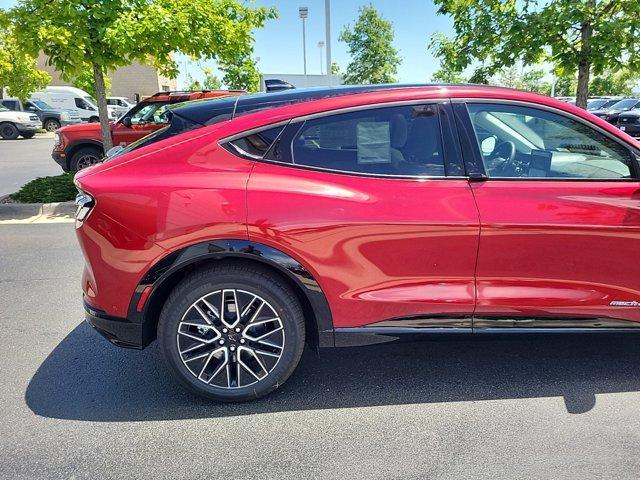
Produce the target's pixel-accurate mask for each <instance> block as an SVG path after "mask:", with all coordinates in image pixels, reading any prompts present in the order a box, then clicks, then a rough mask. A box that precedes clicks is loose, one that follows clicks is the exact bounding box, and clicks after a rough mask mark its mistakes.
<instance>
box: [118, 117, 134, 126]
mask: <svg viewBox="0 0 640 480" xmlns="http://www.w3.org/2000/svg"><path fill="white" fill-rule="evenodd" d="M120 123H121V124H122V125H124V126H125V127H127V128H131V125H132V124H131V117H123V118H122V119H121V120H120Z"/></svg>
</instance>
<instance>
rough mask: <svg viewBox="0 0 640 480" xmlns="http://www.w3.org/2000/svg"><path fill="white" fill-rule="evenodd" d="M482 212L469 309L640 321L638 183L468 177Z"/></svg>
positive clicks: (509, 314)
mask: <svg viewBox="0 0 640 480" xmlns="http://www.w3.org/2000/svg"><path fill="white" fill-rule="evenodd" d="M472 188H473V192H474V195H475V198H476V201H477V203H478V208H479V210H480V217H481V219H482V234H481V236H480V249H479V251H478V269H477V285H478V306H477V308H476V314H478V315H479V316H482V315H508V316H517V317H539V316H558V317H559V316H565V317H566V316H574V317H599V318H619V319H625V320H634V321H640V309H638V308H614V307H611V306H610V303H611V302H615V301H634V300H637V299H639V298H640V281H639V279H640V265H639V264H638V262H636V261H634V259H635V258H637V257H638V246H639V245H640V182H636V181H630V182H590V181H557V182H554V181H544V182H540V181H520V180H519V181H497V180H496V181H489V182H484V183H475V184H472Z"/></svg>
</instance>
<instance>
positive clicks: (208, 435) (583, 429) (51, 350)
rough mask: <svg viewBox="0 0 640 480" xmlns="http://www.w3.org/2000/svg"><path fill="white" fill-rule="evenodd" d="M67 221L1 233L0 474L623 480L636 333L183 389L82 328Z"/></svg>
mask: <svg viewBox="0 0 640 480" xmlns="http://www.w3.org/2000/svg"><path fill="white" fill-rule="evenodd" d="M81 268H82V259H81V255H80V252H79V249H78V248H77V247H76V243H75V237H74V232H73V225H72V224H42V225H0V274H1V275H0V292H2V293H1V294H0V325H1V326H2V335H0V365H2V368H1V369H0V478H11V479H14V478H24V479H34V478H56V479H60V478H75V479H84V478H87V479H89V478H91V479H95V478H101V479H107V478H119V479H121V478H171V479H180V478H185V479H187V478H188V479H194V478H209V479H216V478H249V477H251V478H259V479H262V478H279V479H283V478H285V479H288V478H292V479H293V478H295V479H302V478H341V479H344V478H358V479H360V478H381V479H382V478H385V479H387V478H394V479H395V478H398V479H422V478H428V479H440V478H443V479H444V478H447V479H449V478H450V479H464V478H487V479H503V478H509V479H511V478H544V479H548V478H553V479H565V478H566V479H574V478H580V479H591V478H593V479H595V478H598V479H600V478H617V479H621V478H637V476H638V472H639V471H640V457H639V456H638V454H637V449H638V445H640V408H639V407H640V394H639V392H640V369H639V368H638V363H639V361H640V343H639V341H640V337H626V338H621V337H608V336H607V337H604V336H595V335H594V336H583V337H553V338H549V337H546V338H545V337H542V338H536V337H522V336H520V337H516V336H508V337H502V338H489V337H485V338H480V339H478V340H469V339H460V340H450V341H440V342H428V343H422V344H403V345H386V346H385V345H382V346H377V347H364V348H352V349H341V350H336V351H326V352H322V354H321V356H320V357H317V356H316V355H315V354H314V353H311V352H307V353H305V355H304V356H303V359H302V362H301V364H300V366H299V367H298V369H297V371H296V372H295V373H294V375H293V376H292V378H291V379H290V380H289V381H288V382H287V383H286V384H285V385H284V386H283V387H282V388H281V389H279V390H278V391H277V392H275V394H273V395H271V396H269V397H266V398H264V399H262V400H259V401H255V402H250V403H245V404H215V403H209V402H206V401H203V400H200V399H197V398H194V397H193V396H191V395H190V394H188V393H185V392H184V391H183V390H181V388H180V387H178V386H177V385H176V384H175V383H174V382H173V381H172V380H171V379H170V378H168V377H167V373H166V371H165V369H164V367H163V365H162V364H161V361H160V358H159V354H158V349H157V347H156V345H155V344H154V345H152V346H151V347H149V348H148V349H146V350H144V351H132V350H124V349H119V348H116V347H114V346H112V345H110V344H109V343H107V342H106V341H105V340H104V339H103V338H102V337H100V336H99V335H98V334H97V333H96V332H94V331H93V330H92V329H91V328H89V327H88V326H87V325H85V324H84V323H82V321H81V318H82V309H81V305H80V289H79V276H80V271H81Z"/></svg>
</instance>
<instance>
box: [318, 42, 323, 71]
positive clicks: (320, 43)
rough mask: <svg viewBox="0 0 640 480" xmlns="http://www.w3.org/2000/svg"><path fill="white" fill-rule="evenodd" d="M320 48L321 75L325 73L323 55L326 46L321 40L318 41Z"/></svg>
mask: <svg viewBox="0 0 640 480" xmlns="http://www.w3.org/2000/svg"><path fill="white" fill-rule="evenodd" d="M318 48H319V49H320V75H324V73H323V71H322V64H323V63H324V58H322V57H323V55H322V49H323V48H324V42H323V41H320V42H318Z"/></svg>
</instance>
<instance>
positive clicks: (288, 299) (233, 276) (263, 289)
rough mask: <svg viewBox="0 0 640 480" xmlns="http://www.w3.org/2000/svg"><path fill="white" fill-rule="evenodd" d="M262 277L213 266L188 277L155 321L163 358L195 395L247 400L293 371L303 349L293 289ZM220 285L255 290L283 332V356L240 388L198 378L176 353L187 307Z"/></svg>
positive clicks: (267, 390)
mask: <svg viewBox="0 0 640 480" xmlns="http://www.w3.org/2000/svg"><path fill="white" fill-rule="evenodd" d="M256 278H258V279H260V278H264V277H262V276H257V277H256V276H255V275H254V276H252V275H250V274H244V273H240V272H239V271H235V270H234V269H231V270H229V269H226V270H225V269H219V270H218V269H216V270H215V271H211V272H210V274H208V275H199V276H193V277H191V278H189V277H187V278H186V279H185V281H183V282H182V283H181V284H180V285H178V287H176V289H175V290H174V291H173V292H172V294H171V296H170V297H169V299H168V300H167V302H166V303H165V305H164V307H163V310H162V313H161V315H160V320H159V324H158V341H159V343H160V349H161V353H162V357H163V358H164V360H165V363H166V364H167V367H168V369H169V370H170V371H171V373H172V374H173V375H174V376H175V377H176V378H177V379H178V380H179V381H180V382H181V383H182V384H183V385H185V386H186V387H187V388H188V389H189V390H191V391H192V392H194V393H196V394H197V395H200V396H203V397H206V398H209V399H213V400H218V401H235V402H237V401H246V400H252V399H256V398H259V397H261V396H263V395H266V394H268V393H270V392H272V391H273V390H275V389H276V388H278V387H279V386H280V385H282V383H284V382H285V381H286V380H287V378H289V376H290V375H291V374H292V373H293V371H294V370H295V367H296V366H297V364H298V362H299V360H300V357H301V355H302V350H303V349H304V339H305V331H304V328H305V327H304V318H303V314H302V309H301V308H300V305H299V303H298V301H297V299H296V298H295V295H294V294H293V292H291V291H289V289H288V288H287V287H285V286H283V285H281V284H279V283H278V282H277V280H276V281H273V280H275V279H272V282H265V281H260V280H258V279H256ZM222 288H236V289H241V290H247V291H249V292H251V293H255V294H257V295H259V296H260V297H262V298H263V299H264V300H266V301H267V302H268V303H270V304H271V306H273V308H274V309H275V310H276V312H277V313H278V315H279V316H280V319H281V321H282V325H283V328H284V332H285V346H284V351H283V353H282V356H281V357H280V360H279V361H278V363H277V365H276V366H275V368H274V369H273V370H272V371H271V372H270V373H269V375H268V376H267V378H266V379H264V380H261V381H259V382H257V383H254V384H253V385H250V386H247V387H241V388H240V389H230V390H226V389H222V388H216V387H211V386H208V385H206V384H205V383H203V382H202V381H200V380H198V379H197V378H196V377H194V376H193V374H192V373H191V372H190V371H189V370H188V369H187V368H186V367H185V366H184V364H183V363H182V360H181V358H180V354H179V353H178V347H177V342H176V332H177V327H178V323H179V322H180V320H181V319H182V316H183V315H184V313H185V312H186V310H187V309H188V308H189V307H190V306H191V305H192V304H193V303H194V302H195V301H196V300H197V299H199V298H201V297H203V296H205V295H207V294H209V293H213V292H214V291H216V290H220V289H222Z"/></svg>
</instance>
